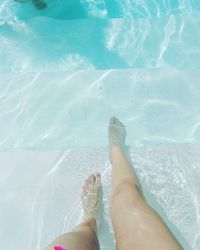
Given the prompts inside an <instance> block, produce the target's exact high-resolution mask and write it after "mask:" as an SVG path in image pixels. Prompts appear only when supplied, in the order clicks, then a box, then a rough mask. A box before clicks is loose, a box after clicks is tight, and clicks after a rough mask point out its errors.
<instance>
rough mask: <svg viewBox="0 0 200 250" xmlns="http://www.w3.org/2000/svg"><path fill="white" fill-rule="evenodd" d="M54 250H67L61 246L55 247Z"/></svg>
mask: <svg viewBox="0 0 200 250" xmlns="http://www.w3.org/2000/svg"><path fill="white" fill-rule="evenodd" d="M54 250H67V249H65V248H63V247H61V246H55V247H54Z"/></svg>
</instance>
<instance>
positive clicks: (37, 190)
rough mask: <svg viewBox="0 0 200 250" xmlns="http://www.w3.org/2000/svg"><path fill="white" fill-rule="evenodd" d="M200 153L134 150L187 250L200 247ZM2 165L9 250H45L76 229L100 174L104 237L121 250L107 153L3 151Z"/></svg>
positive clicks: (3, 236)
mask: <svg viewBox="0 0 200 250" xmlns="http://www.w3.org/2000/svg"><path fill="white" fill-rule="evenodd" d="M199 150H200V149H199V146H191V145H168V146H166V145H158V146H144V147H134V148H131V149H130V157H131V159H132V160H133V164H134V166H135V169H136V172H137V174H138V176H139V178H140V180H141V183H142V186H143V189H144V192H145V196H146V197H147V200H148V201H149V203H150V204H151V205H152V206H153V207H154V209H156V210H157V211H158V212H159V214H160V215H161V216H162V218H163V219H164V220H165V222H166V223H167V225H168V226H169V227H170V229H171V230H172V231H173V233H174V234H175V235H176V237H177V239H178V240H179V241H180V242H181V244H182V246H183V247H184V249H187V250H190V249H194V250H198V249H199V247H200V241H199V227H200V224H199V223H200V222H199V219H198V218H199V202H200V201H199V194H200V189H199V185H198V180H199V177H200V171H199V162H200V159H199ZM11 156H12V157H11ZM0 162H1V165H0V170H1V172H2V171H4V176H3V178H1V181H0V195H1V206H0V220H1V223H2V225H4V228H3V231H2V229H1V230H0V240H1V246H2V247H3V248H7V249H13V248H14V247H15V248H16V249H26V250H31V249H34V250H41V249H43V248H44V247H45V246H46V245H47V244H48V243H49V242H50V241H51V240H52V239H53V238H55V237H56V236H58V235H59V234H62V233H65V232H66V231H68V230H71V229H72V228H73V227H74V226H75V225H76V224H77V223H79V222H80V221H81V219H82V208H81V201H80V190H81V186H82V184H83V181H84V179H85V178H86V177H87V176H88V175H89V174H90V173H91V172H96V171H100V172H101V175H102V184H103V193H104V198H103V204H104V210H103V223H102V227H101V230H100V233H99V239H100V244H101V249H102V250H108V249H110V250H114V249H115V248H114V235H113V228H112V226H111V220H110V217H109V212H108V203H109V198H110V194H111V185H110V182H111V176H110V174H111V165H110V164H109V162H108V154H107V151H106V150H105V149H97V148H94V147H93V148H91V149H74V150H72V149H68V150H66V151H50V152H27V151H26V152H18V153H17V152H15V153H12V154H11V153H1V154H0ZM5 166H6V168H5ZM13 176H17V178H15V179H14V178H13ZM77 190H79V191H77ZM9 225H12V226H9ZM16 232H17V233H16ZM10 236H12V241H10V240H9V239H10Z"/></svg>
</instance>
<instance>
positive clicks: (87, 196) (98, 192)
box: [81, 173, 102, 228]
mask: <svg viewBox="0 0 200 250" xmlns="http://www.w3.org/2000/svg"><path fill="white" fill-rule="evenodd" d="M81 199H82V204H83V211H84V219H87V218H91V217H93V218H95V219H96V222H97V228H99V227H100V223H101V212H102V211H101V202H102V186H101V175H100V174H99V173H98V174H96V175H94V174H93V175H91V176H89V177H88V179H87V180H86V181H85V184H84V186H83V188H82V192H81Z"/></svg>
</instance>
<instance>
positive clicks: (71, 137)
mask: <svg viewBox="0 0 200 250" xmlns="http://www.w3.org/2000/svg"><path fill="white" fill-rule="evenodd" d="M199 77H200V71H199V70H175V69H153V70H152V69H146V70H144V69H143V70H110V71H82V72H58V73H56V72H55V73H53V72H52V73H47V72H46V73H26V74H25V73H19V74H4V75H2V76H1V78H0V81H1V84H0V88H1V96H0V101H1V106H0V112H1V116H0V124H1V126H0V127H1V135H0V136H1V137H0V149H1V150H14V149H22V148H31V149H44V150H48V149H64V148H66V147H92V146H96V147H102V146H105V145H107V121H108V119H109V117H110V116H112V115H116V116H117V117H119V118H120V119H121V120H122V121H123V122H124V123H125V124H126V126H127V128H128V130H129V136H128V138H127V140H128V141H127V142H128V144H129V145H136V144H145V143H151V144H152V143H160V142H162V143H195V144H198V143H199V140H200V130H199V129H200V128H199V124H200V116H199V110H200V102H199V100H200V88H199ZM5 83H6V84H5ZM88 131H90V132H89V133H88ZM19 135H20V136H19Z"/></svg>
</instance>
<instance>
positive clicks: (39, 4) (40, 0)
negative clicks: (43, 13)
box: [15, 0, 47, 10]
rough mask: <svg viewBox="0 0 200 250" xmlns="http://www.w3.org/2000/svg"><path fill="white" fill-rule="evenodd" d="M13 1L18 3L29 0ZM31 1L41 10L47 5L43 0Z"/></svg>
mask: <svg viewBox="0 0 200 250" xmlns="http://www.w3.org/2000/svg"><path fill="white" fill-rule="evenodd" d="M15 1H16V2H20V3H26V2H28V1H30V0H15ZM32 3H33V4H34V6H35V8H37V9H38V10H43V9H45V8H46V7H47V4H46V3H45V2H44V1H43V0H32Z"/></svg>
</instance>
